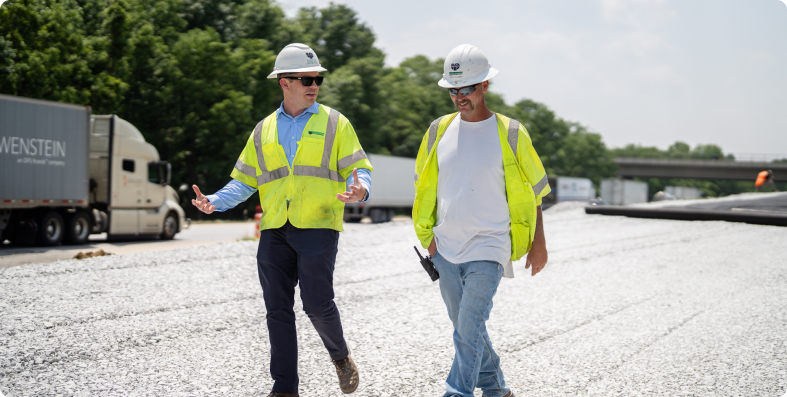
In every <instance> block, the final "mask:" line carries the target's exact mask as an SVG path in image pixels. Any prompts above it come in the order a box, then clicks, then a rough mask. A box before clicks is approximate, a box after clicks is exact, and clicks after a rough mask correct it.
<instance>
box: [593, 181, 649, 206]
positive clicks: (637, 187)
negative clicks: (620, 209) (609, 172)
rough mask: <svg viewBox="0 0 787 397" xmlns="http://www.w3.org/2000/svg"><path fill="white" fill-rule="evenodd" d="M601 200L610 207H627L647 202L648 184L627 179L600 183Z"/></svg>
mask: <svg viewBox="0 0 787 397" xmlns="http://www.w3.org/2000/svg"><path fill="white" fill-rule="evenodd" d="M601 198H602V199H603V200H604V201H606V202H607V203H608V204H611V205H628V204H636V203H646V202H647V201H648V184H647V183H645V182H639V181H632V180H628V179H604V180H602V181H601Z"/></svg>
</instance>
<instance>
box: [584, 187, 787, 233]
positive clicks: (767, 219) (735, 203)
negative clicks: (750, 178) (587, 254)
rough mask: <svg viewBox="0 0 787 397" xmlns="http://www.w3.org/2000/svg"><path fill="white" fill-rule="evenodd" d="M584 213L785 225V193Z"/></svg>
mask: <svg viewBox="0 0 787 397" xmlns="http://www.w3.org/2000/svg"><path fill="white" fill-rule="evenodd" d="M585 213H586V214H600V215H621V216H627V217H631V218H648V219H672V220H683V221H727V222H742V223H750V224H754V225H772V226H787V193H770V194H751V193H749V194H742V195H736V196H731V197H725V198H723V199H708V200H686V201H682V200H681V201H672V202H658V203H649V204H639V205H627V206H623V205H590V206H587V207H585Z"/></svg>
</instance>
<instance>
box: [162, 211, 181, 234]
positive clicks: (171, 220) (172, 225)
mask: <svg viewBox="0 0 787 397" xmlns="http://www.w3.org/2000/svg"><path fill="white" fill-rule="evenodd" d="M177 232H178V218H177V217H176V216H175V214H168V215H167V217H166V218H164V231H162V232H161V239H162V240H172V239H173V238H175V233H177Z"/></svg>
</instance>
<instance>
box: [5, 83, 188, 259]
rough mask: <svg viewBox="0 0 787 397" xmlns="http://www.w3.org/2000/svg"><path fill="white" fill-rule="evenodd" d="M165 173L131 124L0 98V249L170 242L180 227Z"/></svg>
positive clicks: (84, 110) (181, 218)
mask: <svg viewBox="0 0 787 397" xmlns="http://www.w3.org/2000/svg"><path fill="white" fill-rule="evenodd" d="M170 174H171V170H170V165H169V163H168V162H166V161H161V160H160V158H159V154H158V151H157V150H156V148H155V147H153V145H151V144H149V143H147V142H145V139H144V138H143V136H142V134H141V133H140V132H139V130H137V129H136V128H135V127H134V126H133V125H131V123H129V122H127V121H125V120H123V119H121V118H120V117H117V116H115V115H106V116H98V115H91V114H90V108H89V107H85V106H76V105H69V104H64V103H59V102H51V101H41V100H36V99H29V98H20V97H13V96H7V95H0V243H2V241H4V240H5V239H8V240H11V242H13V243H16V244H21V245H33V244H37V245H43V246H52V245H58V244H60V243H61V242H65V243H68V244H84V243H85V242H86V241H87V239H88V236H89V235H90V234H97V233H104V232H106V233H107V235H108V237H109V238H128V237H153V238H162V239H171V238H173V237H174V236H175V234H176V233H178V232H179V231H180V230H181V229H182V228H183V226H184V225H185V224H187V223H188V220H187V219H186V218H185V213H184V212H183V209H182V208H181V207H180V205H179V204H178V201H179V197H178V194H177V193H176V192H175V190H174V189H172V187H170V186H169V183H170Z"/></svg>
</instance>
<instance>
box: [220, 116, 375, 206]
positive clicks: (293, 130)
mask: <svg viewBox="0 0 787 397" xmlns="http://www.w3.org/2000/svg"><path fill="white" fill-rule="evenodd" d="M319 106H320V105H319V104H318V103H317V102H315V103H314V104H313V105H311V106H309V107H308V108H306V110H305V111H304V112H303V113H301V114H299V115H297V116H295V117H292V116H290V115H289V114H287V113H286V112H284V103H282V105H280V106H279V108H278V109H276V129H277V132H278V133H279V144H280V145H281V146H282V148H284V154H285V156H287V161H289V163H290V168H292V162H293V161H294V160H295V153H296V152H297V151H298V142H300V141H301V136H303V129H304V128H306V123H307V122H308V121H309V118H310V117H311V116H312V114H313V113H319V112H320V110H319ZM358 179H359V181H360V183H361V186H363V187H364V188H366V197H364V198H363V200H361V201H367V200H369V197H371V194H372V173H371V172H369V170H367V169H365V168H359V169H358ZM353 183H354V178H353V176H352V175H350V176H349V177H348V178H347V186H349V185H352V184H353ZM256 191H257V188H253V187H251V186H249V185H247V184H245V183H243V182H240V181H237V180H235V179H233V180H231V181H230V182H229V183H228V184H227V185H226V186H224V187H223V188H221V190H219V191H218V192H216V193H215V194H209V195H207V196H205V197H207V198H208V200H209V201H210V203H211V204H213V205H214V206H216V211H219V212H223V211H226V210H228V209H230V208H235V207H236V206H237V205H238V204H240V203H242V202H244V201H246V200H248V199H249V197H251V195H252V194H254V192H256Z"/></svg>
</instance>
